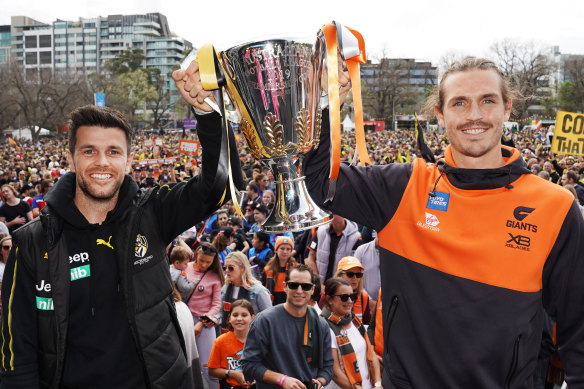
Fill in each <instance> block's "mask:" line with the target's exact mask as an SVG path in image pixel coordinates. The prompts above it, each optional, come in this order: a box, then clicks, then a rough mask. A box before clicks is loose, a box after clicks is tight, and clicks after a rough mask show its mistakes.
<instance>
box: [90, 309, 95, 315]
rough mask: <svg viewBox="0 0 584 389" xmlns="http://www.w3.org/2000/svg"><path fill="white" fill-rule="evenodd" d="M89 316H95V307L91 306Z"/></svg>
mask: <svg viewBox="0 0 584 389" xmlns="http://www.w3.org/2000/svg"><path fill="white" fill-rule="evenodd" d="M91 316H95V307H91Z"/></svg>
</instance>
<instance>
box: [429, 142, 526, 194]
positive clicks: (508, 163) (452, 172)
mask: <svg viewBox="0 0 584 389" xmlns="http://www.w3.org/2000/svg"><path fill="white" fill-rule="evenodd" d="M501 153H502V155H503V159H505V165H503V166H501V167H498V168H494V169H462V168H459V167H456V164H455V163H454V159H453V158H452V150H451V146H448V147H447V148H446V151H445V153H444V159H441V160H439V161H438V162H437V163H436V166H437V167H438V169H439V170H440V171H441V172H442V174H441V175H445V176H446V177H447V178H448V181H450V183H451V184H452V185H454V186H455V187H457V188H459V189H465V190H484V189H496V188H502V187H506V188H507V189H512V188H513V185H512V183H513V182H514V181H515V180H517V179H518V178H519V177H521V176H522V175H523V174H531V171H530V170H529V169H528V168H527V165H526V164H525V161H524V160H523V158H520V156H521V154H520V153H519V151H518V150H517V149H514V148H512V147H508V146H503V145H502V146H501Z"/></svg>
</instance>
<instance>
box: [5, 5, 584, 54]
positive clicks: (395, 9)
mask: <svg viewBox="0 0 584 389" xmlns="http://www.w3.org/2000/svg"><path fill="white" fill-rule="evenodd" d="M2 3H3V4H2V12H1V14H0V25H4V24H10V17H11V16H15V15H24V16H29V17H32V18H34V19H37V20H39V21H41V22H46V23H50V22H52V21H54V20H55V19H57V18H60V19H64V20H73V21H76V20H78V19H79V17H95V16H107V15H111V14H142V13H148V12H160V13H162V14H164V15H166V16H167V18H168V23H169V25H170V28H171V30H172V31H173V32H175V33H177V34H178V35H180V36H182V37H183V38H185V39H187V40H189V41H191V42H192V43H193V45H194V46H195V47H199V46H201V45H202V44H205V43H213V44H215V45H216V46H218V47H221V46H223V47H228V46H229V45H231V44H234V43H238V42H241V41H243V40H248V39H254V38H259V37H262V36H266V35H271V34H280V33H289V34H315V33H316V31H318V29H319V28H320V27H321V26H322V25H323V24H325V23H329V22H331V21H332V20H337V21H339V22H341V23H343V24H345V25H347V26H349V27H351V28H354V29H356V30H358V31H360V32H361V33H362V35H363V37H364V38H365V44H366V47H367V53H368V56H369V57H370V58H376V57H379V56H380V54H381V53H382V52H383V51H384V52H385V54H386V56H389V57H408V58H415V59H418V60H430V61H432V62H434V63H435V64H437V63H438V62H439V60H440V58H441V57H442V56H443V55H445V54H447V53H456V54H470V55H486V56H489V55H488V53H489V51H488V50H489V47H490V46H491V45H492V44H493V43H494V42H497V41H501V40H503V39H505V38H511V39H517V40H520V41H524V42H526V41H533V42H535V43H536V44H538V45H542V46H551V45H554V46H559V47H560V51H561V52H562V53H566V54H568V53H569V54H584V1H582V0H554V1H549V0H548V1H543V0H530V1H526V0H522V1H518V0H490V1H483V2H476V1H472V0H470V1H461V0H458V1H454V0H442V1H439V0H418V1H407V0H406V1H399V0H398V1H395V0H394V1H391V0H389V1H388V0H385V1H384V0H378V1H372V0H360V1H359V0H353V1H347V0H338V1H335V2H331V1H321V0H292V1H281V0H260V1H253V0H250V1H244V0H223V1H221V0H214V1H202V0H191V1H183V0H176V1H169V0H115V1H114V0H92V1H89V0H75V1H73V0H51V1H46V0H20V1H10V0H3V1H2Z"/></svg>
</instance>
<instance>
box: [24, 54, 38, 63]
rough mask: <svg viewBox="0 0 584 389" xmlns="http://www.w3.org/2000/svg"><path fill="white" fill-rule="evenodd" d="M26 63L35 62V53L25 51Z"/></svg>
mask: <svg viewBox="0 0 584 389" xmlns="http://www.w3.org/2000/svg"><path fill="white" fill-rule="evenodd" d="M26 64H27V65H36V64H37V53H36V52H35V53H26Z"/></svg>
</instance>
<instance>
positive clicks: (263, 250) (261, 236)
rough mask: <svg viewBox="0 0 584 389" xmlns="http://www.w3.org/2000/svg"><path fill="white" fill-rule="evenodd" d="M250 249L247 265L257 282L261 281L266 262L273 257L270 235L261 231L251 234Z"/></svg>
mask: <svg viewBox="0 0 584 389" xmlns="http://www.w3.org/2000/svg"><path fill="white" fill-rule="evenodd" d="M251 245H252V248H251V249H249V263H250V265H251V266H252V269H253V275H254V277H255V278H257V279H258V280H260V279H262V276H263V273H264V267H265V266H266V262H268V260H269V259H270V258H272V256H273V255H274V252H273V251H272V249H271V247H270V235H268V234H266V233H265V232H263V231H257V232H256V233H254V234H253V239H252V240H251Z"/></svg>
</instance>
